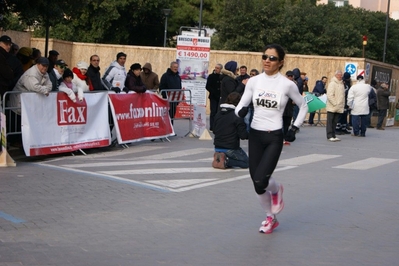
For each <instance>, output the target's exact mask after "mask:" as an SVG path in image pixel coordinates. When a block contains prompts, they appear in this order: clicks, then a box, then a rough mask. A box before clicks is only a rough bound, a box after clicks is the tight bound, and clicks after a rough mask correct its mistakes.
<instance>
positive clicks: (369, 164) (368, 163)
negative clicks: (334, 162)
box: [333, 158, 398, 170]
mask: <svg viewBox="0 0 399 266" xmlns="http://www.w3.org/2000/svg"><path fill="white" fill-rule="evenodd" d="M396 161H398V160H397V159H384V158H367V159H365V160H359V161H355V162H351V163H347V164H342V165H338V166H335V167H333V168H340V169H353V170H368V169H371V168H374V167H379V166H383V165H385V164H389V163H393V162H396Z"/></svg>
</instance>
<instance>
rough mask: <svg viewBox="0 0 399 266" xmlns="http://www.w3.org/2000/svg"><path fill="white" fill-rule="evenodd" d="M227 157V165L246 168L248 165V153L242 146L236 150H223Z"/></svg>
mask: <svg viewBox="0 0 399 266" xmlns="http://www.w3.org/2000/svg"><path fill="white" fill-rule="evenodd" d="M225 154H226V156H227V157H228V161H227V164H226V165H227V167H240V168H248V167H249V158H248V155H247V154H246V153H245V151H244V150H243V149H242V148H239V149H238V150H227V151H226V152H225Z"/></svg>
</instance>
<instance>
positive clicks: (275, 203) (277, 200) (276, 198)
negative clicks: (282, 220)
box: [271, 184, 284, 214]
mask: <svg viewBox="0 0 399 266" xmlns="http://www.w3.org/2000/svg"><path fill="white" fill-rule="evenodd" d="M283 190H284V189H283V185H281V184H280V185H279V189H278V192H277V193H276V194H273V193H272V210H271V211H272V213H273V214H278V213H279V212H281V211H282V209H283V208H284V201H283Z"/></svg>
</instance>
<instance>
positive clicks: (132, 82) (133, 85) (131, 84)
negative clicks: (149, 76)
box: [123, 63, 146, 93]
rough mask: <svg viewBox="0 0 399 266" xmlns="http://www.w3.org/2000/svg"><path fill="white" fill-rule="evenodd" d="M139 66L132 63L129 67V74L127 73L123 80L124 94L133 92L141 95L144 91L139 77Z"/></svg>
mask: <svg viewBox="0 0 399 266" xmlns="http://www.w3.org/2000/svg"><path fill="white" fill-rule="evenodd" d="M140 72H141V65H140V64H139V63H134V64H133V65H131V66H130V70H129V72H127V76H126V80H125V88H124V89H123V91H124V92H126V93H128V92H129V91H134V92H137V93H143V92H145V91H146V87H145V85H144V83H143V81H142V80H141V77H140Z"/></svg>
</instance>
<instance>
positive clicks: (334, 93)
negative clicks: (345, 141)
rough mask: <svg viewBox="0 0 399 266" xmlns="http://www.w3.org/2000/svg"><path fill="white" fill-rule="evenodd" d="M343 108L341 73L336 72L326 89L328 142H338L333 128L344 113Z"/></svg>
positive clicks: (343, 90)
mask: <svg viewBox="0 0 399 266" xmlns="http://www.w3.org/2000/svg"><path fill="white" fill-rule="evenodd" d="M344 107H345V87H344V84H343V82H342V71H341V70H337V71H336V72H335V76H334V77H333V78H332V79H331V82H330V83H329V84H328V87H327V106H326V110H327V126H326V133H327V139H328V140H329V141H332V142H335V141H340V139H339V138H337V137H336V135H335V127H336V125H337V122H338V118H339V115H340V114H342V113H343V112H344Z"/></svg>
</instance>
